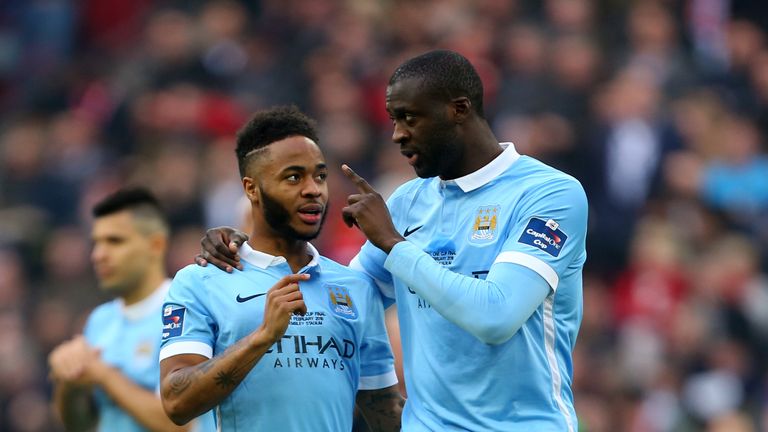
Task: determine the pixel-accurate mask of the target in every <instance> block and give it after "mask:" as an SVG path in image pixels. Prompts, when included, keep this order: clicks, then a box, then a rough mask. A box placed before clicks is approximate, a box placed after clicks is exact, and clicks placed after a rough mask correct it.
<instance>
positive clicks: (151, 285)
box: [122, 267, 166, 306]
mask: <svg viewBox="0 0 768 432" xmlns="http://www.w3.org/2000/svg"><path fill="white" fill-rule="evenodd" d="M165 279H166V275H165V272H164V271H163V270H162V268H159V267H158V268H156V269H153V270H152V271H148V272H147V274H146V275H145V277H144V279H142V281H141V283H139V286H137V287H136V289H134V290H132V291H131V292H130V293H128V294H126V295H124V296H122V297H123V302H125V305H126V306H130V305H132V304H134V303H138V302H140V301H142V300H144V299H145V298H147V297H149V296H150V295H152V293H153V292H155V290H156V289H157V287H159V286H160V284H162V283H163V281H165Z"/></svg>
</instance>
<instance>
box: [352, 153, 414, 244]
mask: <svg viewBox="0 0 768 432" xmlns="http://www.w3.org/2000/svg"><path fill="white" fill-rule="evenodd" d="M341 171H342V172H343V173H344V175H346V176H347V178H348V179H350V180H351V181H352V183H354V184H355V186H356V187H357V190H358V192H359V193H357V194H353V195H350V196H349V197H347V206H346V207H344V208H343V209H341V215H342V217H343V218H344V223H346V224H347V226H349V227H351V226H352V225H356V226H357V227H358V228H360V230H361V231H362V232H363V234H365V236H366V237H368V240H370V242H371V243H373V244H374V246H376V247H378V248H379V249H381V250H383V251H384V252H386V253H389V251H390V250H392V248H393V247H394V246H395V245H396V244H397V243H399V242H401V241H404V240H405V239H404V238H403V236H401V235H400V233H398V232H397V230H396V229H395V225H394V224H393V223H392V217H391V216H390V214H389V209H388V208H387V203H385V202H384V199H383V198H382V197H381V195H380V194H379V193H378V192H376V190H375V189H374V188H373V187H371V185H370V184H368V182H367V181H366V180H365V179H364V178H362V177H360V176H359V175H357V173H355V172H354V171H352V168H350V167H349V166H348V165H346V164H344V165H342V166H341Z"/></svg>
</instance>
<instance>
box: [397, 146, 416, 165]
mask: <svg viewBox="0 0 768 432" xmlns="http://www.w3.org/2000/svg"><path fill="white" fill-rule="evenodd" d="M400 153H401V154H402V155H403V156H405V157H406V158H407V159H408V163H409V164H410V165H411V166H414V165H416V162H418V160H419V154H418V153H416V152H414V151H411V150H401V151H400Z"/></svg>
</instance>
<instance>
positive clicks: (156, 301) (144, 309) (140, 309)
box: [117, 279, 171, 321]
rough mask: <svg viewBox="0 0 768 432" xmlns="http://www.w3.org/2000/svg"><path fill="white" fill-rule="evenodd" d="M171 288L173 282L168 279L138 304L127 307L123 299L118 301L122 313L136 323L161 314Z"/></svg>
mask: <svg viewBox="0 0 768 432" xmlns="http://www.w3.org/2000/svg"><path fill="white" fill-rule="evenodd" d="M170 287H171V280H170V279H166V280H164V281H163V283H162V284H160V286H159V287H157V289H155V290H154V291H153V292H152V294H150V295H148V296H146V297H144V298H143V299H141V300H139V301H138V302H136V303H134V304H132V305H128V306H126V305H125V300H123V299H122V298H119V299H117V302H118V304H119V305H120V311H121V312H122V313H123V316H124V317H125V318H126V319H128V320H129V321H136V320H139V319H141V318H144V317H145V316H147V315H149V314H153V313H154V314H159V313H160V311H161V310H162V309H163V302H164V301H165V295H166V294H168V289H169V288H170Z"/></svg>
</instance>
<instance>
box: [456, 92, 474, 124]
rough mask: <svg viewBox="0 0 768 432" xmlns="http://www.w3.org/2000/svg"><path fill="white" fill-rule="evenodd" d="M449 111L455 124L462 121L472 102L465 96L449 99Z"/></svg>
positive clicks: (469, 110)
mask: <svg viewBox="0 0 768 432" xmlns="http://www.w3.org/2000/svg"><path fill="white" fill-rule="evenodd" d="M451 111H452V114H453V121H455V122H456V123H457V124H461V123H464V122H465V121H466V120H467V119H468V118H469V116H470V114H471V112H472V102H471V101H470V100H469V98H468V97H466V96H461V97H457V98H454V99H452V100H451Z"/></svg>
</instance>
